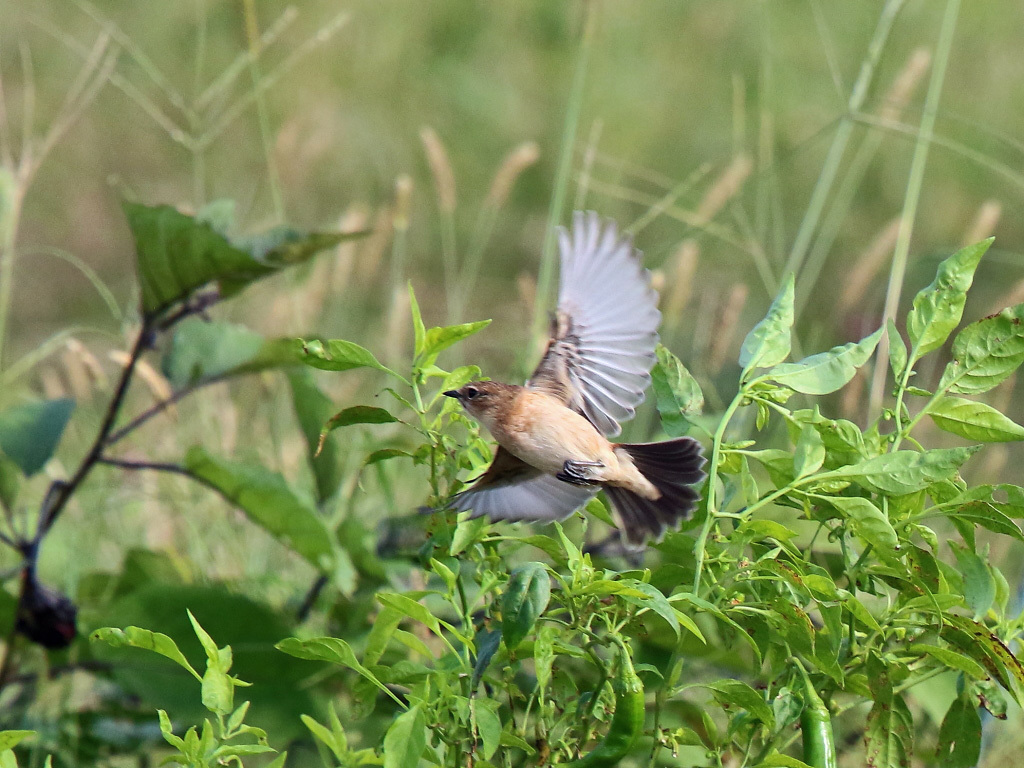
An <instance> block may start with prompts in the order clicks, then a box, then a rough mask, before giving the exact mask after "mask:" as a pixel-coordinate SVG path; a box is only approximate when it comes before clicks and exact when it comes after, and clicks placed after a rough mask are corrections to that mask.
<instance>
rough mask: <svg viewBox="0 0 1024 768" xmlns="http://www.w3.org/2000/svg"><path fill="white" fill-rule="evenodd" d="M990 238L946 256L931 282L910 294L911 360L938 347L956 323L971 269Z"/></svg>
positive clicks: (986, 248) (965, 297) (989, 242)
mask: <svg viewBox="0 0 1024 768" xmlns="http://www.w3.org/2000/svg"><path fill="white" fill-rule="evenodd" d="M992 240H993V238H989V239H988V240H983V241H982V242H980V243H976V244H974V245H969V246H967V247H966V248H963V249H961V250H959V251H957V252H956V253H954V254H953V255H952V256H950V257H949V258H947V259H946V260H945V261H943V262H942V263H941V264H939V269H938V272H936V274H935V279H934V280H933V281H932V283H931V285H929V286H928V287H926V288H924V289H923V290H921V292H920V293H918V294H917V296H915V297H914V305H913V307H912V308H911V310H910V312H909V313H908V314H907V334H908V335H909V336H910V349H911V355H912V359H911V361H910V362H911V363H913V362H916V361H917V360H920V359H921V358H922V357H924V356H925V355H926V354H928V353H929V352H931V351H933V350H935V349H938V348H939V347H941V346H942V345H943V344H944V343H945V341H946V339H947V338H949V334H951V333H952V332H953V329H954V328H956V327H957V326H958V325H959V324H960V318H961V317H962V316H963V313H964V303H965V302H966V301H967V290H968V289H969V288H970V287H971V283H972V282H973V280H974V270H975V269H976V268H977V266H978V262H979V261H981V257H982V256H983V255H984V254H985V251H987V250H988V249H989V246H990V245H992Z"/></svg>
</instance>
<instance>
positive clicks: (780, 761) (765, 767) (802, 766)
mask: <svg viewBox="0 0 1024 768" xmlns="http://www.w3.org/2000/svg"><path fill="white" fill-rule="evenodd" d="M754 768H811V766H809V765H808V764H807V763H805V762H804V761H803V760H797V759H796V758H795V757H790V756H789V755H782V754H779V753H778V752H776V753H775V754H774V755H768V757H766V758H765V759H764V760H762V761H761V762H760V763H758V764H757V765H756V766H754Z"/></svg>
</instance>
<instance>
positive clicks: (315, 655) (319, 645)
mask: <svg viewBox="0 0 1024 768" xmlns="http://www.w3.org/2000/svg"><path fill="white" fill-rule="evenodd" d="M275 647H276V648H277V649H278V650H279V651H281V652H282V653H287V654H288V655H289V656H294V657H296V658H298V659H309V660H311V661H327V662H330V663H331V664H339V665H341V666H343V667H346V668H348V669H351V670H352V671H353V672H358V673H359V674H360V675H362V676H363V677H364V678H366V679H367V680H369V681H370V682H371V683H373V684H374V685H376V686H377V687H378V688H379V689H380V690H382V691H383V692H384V693H386V694H388V695H389V696H391V698H393V699H395V701H398V699H397V698H396V697H395V695H394V694H393V693H392V692H391V690H390V689H389V688H388V687H387V686H386V685H384V683H382V682H381V681H380V680H378V679H377V677H376V676H375V675H374V674H373V673H372V672H371V671H370V670H368V669H367V668H366V667H364V666H363V665H362V664H360V663H359V660H358V659H357V658H356V654H355V652H354V651H353V650H352V646H350V645H349V644H348V643H346V642H345V641H344V640H342V639H341V638H337V637H314V638H310V639H309V640H299V639H298V638H297V637H289V638H286V639H284V640H282V641H281V642H279V643H278V644H277V645H276V646H275Z"/></svg>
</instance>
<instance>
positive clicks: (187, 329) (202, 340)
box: [160, 317, 264, 389]
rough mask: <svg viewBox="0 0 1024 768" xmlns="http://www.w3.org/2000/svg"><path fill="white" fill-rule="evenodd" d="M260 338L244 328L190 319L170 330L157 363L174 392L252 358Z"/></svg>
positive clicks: (257, 350)
mask: <svg viewBox="0 0 1024 768" xmlns="http://www.w3.org/2000/svg"><path fill="white" fill-rule="evenodd" d="M263 344H264V339H263V337H262V336H261V335H260V334H258V333H256V331H253V330H251V329H250V328H248V327H246V326H244V325H236V324H234V323H224V322H207V321H205V320H203V319H201V318H198V317H190V318H188V319H186V320H185V321H183V322H182V323H180V324H179V325H178V326H177V328H175V330H174V335H173V336H172V337H171V343H170V344H169V345H168V348H167V352H166V353H165V354H164V357H163V359H162V360H161V361H160V367H161V369H162V370H163V374H164V376H166V377H167V380H168V381H170V382H171V384H173V385H174V387H175V388H176V389H181V388H182V387H186V386H191V385H194V384H196V383H198V382H201V381H208V380H211V379H216V378H219V377H221V376H223V375H225V374H226V373H228V372H230V371H232V370H234V369H236V368H238V367H240V366H242V365H245V364H246V363H248V362H249V361H251V360H252V359H253V358H255V357H256V356H257V355H258V354H259V352H260V350H261V349H262V348H263Z"/></svg>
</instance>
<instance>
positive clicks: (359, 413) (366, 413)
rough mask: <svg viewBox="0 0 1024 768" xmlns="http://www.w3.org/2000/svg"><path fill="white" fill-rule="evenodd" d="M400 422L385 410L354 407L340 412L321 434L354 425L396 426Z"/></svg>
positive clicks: (330, 420)
mask: <svg viewBox="0 0 1024 768" xmlns="http://www.w3.org/2000/svg"><path fill="white" fill-rule="evenodd" d="M397 421H398V419H396V418H395V417H394V416H392V415H391V414H390V413H389V412H388V411H387V410H385V409H384V408H378V407H376V406H373V405H353V406H351V407H349V408H345V409H344V410H341V411H338V412H337V413H336V414H334V415H333V416H331V418H330V419H328V420H327V423H326V424H325V425H324V428H323V430H321V434H325V433H327V432H330V431H331V430H335V429H340V428H341V427H350V426H352V425H353V424H394V423H396V422H397Z"/></svg>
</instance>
